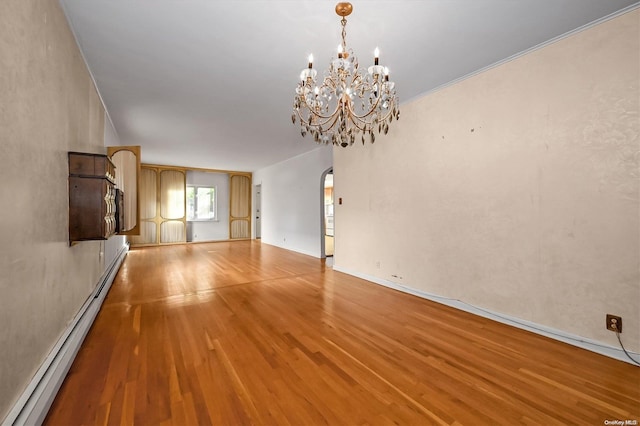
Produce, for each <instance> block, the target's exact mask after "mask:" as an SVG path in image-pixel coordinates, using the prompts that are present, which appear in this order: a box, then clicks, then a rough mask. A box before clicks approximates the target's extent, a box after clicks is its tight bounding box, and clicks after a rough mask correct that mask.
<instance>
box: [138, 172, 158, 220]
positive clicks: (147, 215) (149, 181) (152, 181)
mask: <svg viewBox="0 0 640 426" xmlns="http://www.w3.org/2000/svg"><path fill="white" fill-rule="evenodd" d="M156 176H157V174H156V171H155V170H153V169H145V168H143V169H142V170H141V171H140V219H147V220H151V219H153V218H155V217H156V203H157V196H156V191H157V181H156Z"/></svg>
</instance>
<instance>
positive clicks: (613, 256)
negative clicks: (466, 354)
mask: <svg viewBox="0 0 640 426" xmlns="http://www.w3.org/2000/svg"><path fill="white" fill-rule="evenodd" d="M639 15H640V11H639V10H637V9H636V10H634V11H632V12H629V13H627V14H625V15H623V16H620V17H617V18H615V19H613V20H610V21H607V22H605V23H602V24H600V25H597V26H595V27H592V28H590V29H587V30H585V31H582V32H580V33H577V34H574V35H572V36H570V37H568V38H565V39H563V40H560V41H558V42H556V43H553V44H551V45H548V46H546V47H544V48H541V49H538V50H536V51H534V52H531V53H529V54H526V55H524V56H522V57H520V58H518V59H515V60H513V61H511V62H508V63H506V64H503V65H500V66H498V67H495V68H493V69H491V70H488V71H486V72H484V73H481V74H479V75H476V76H474V77H471V78H468V79H466V80H464V81H462V82H460V83H458V84H455V85H452V86H450V87H447V88H445V89H442V90H440V91H437V92H435V93H433V94H429V95H427V96H424V97H422V98H420V99H417V100H415V101H413V102H411V103H409V104H404V105H402V108H401V110H402V117H401V119H400V121H398V122H394V125H393V127H392V129H391V131H390V133H389V135H388V136H387V137H380V138H379V139H378V141H377V142H376V143H375V144H374V145H367V146H365V147H362V146H354V147H352V148H350V149H346V150H336V151H335V152H334V170H335V174H336V177H339V178H337V179H336V183H335V190H336V194H335V195H336V197H343V199H344V205H343V206H336V217H335V222H336V253H335V264H336V266H337V267H338V268H343V269H345V270H351V271H355V272H357V273H361V274H368V275H372V276H375V277H379V278H382V279H386V280H389V281H393V282H397V283H399V284H402V285H405V286H408V287H412V288H415V289H418V290H421V291H424V292H429V293H433V294H438V295H442V296H447V297H452V298H456V299H460V300H463V301H465V302H468V303H471V304H474V305H476V306H480V307H483V308H488V309H491V310H494V311H498V312H502V313H504V314H508V315H512V316H515V317H518V318H522V319H525V320H529V321H533V322H535V323H539V324H544V325H546V326H549V327H552V328H556V329H560V330H564V331H566V332H569V333H573V334H577V335H580V336H584V337H588V338H592V339H595V340H597V341H601V342H605V343H607V344H610V345H612V346H617V341H616V339H615V334H613V333H611V332H608V331H606V330H605V326H604V324H605V314H606V313H614V314H618V315H621V316H622V317H623V323H624V327H625V328H624V334H623V336H622V337H623V339H624V340H626V342H627V344H628V347H629V348H632V349H634V350H636V351H637V350H638V349H640V330H639V328H638V327H639V325H640V314H639V311H638V307H637V304H638V301H639V300H640V276H639V270H640V265H639V259H640V249H639V235H640V234H639V224H638V222H639V202H638V191H639V188H638V182H639V173H638V166H639V164H638V162H639V158H640V157H639V141H638V132H639V129H640V123H639V121H638V102H639V99H640V94H639V91H638V84H639V80H640V70H639V66H640V58H639V52H640V37H639V25H640V24H639V23H640V16H639ZM427 72H428V70H427ZM401 83H402V82H401V81H398V84H401ZM394 275H395V276H397V277H394Z"/></svg>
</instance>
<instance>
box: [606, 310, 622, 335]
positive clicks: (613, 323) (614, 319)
mask: <svg viewBox="0 0 640 426" xmlns="http://www.w3.org/2000/svg"><path fill="white" fill-rule="evenodd" d="M607 330H609V331H617V332H618V333H622V317H619V316H616V315H611V314H607Z"/></svg>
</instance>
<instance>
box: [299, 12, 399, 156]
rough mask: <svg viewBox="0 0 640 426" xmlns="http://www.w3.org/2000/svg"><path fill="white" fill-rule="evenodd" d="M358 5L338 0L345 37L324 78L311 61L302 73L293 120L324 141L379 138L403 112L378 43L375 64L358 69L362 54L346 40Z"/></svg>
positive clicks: (346, 142) (350, 142)
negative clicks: (320, 77)
mask: <svg viewBox="0 0 640 426" xmlns="http://www.w3.org/2000/svg"><path fill="white" fill-rule="evenodd" d="M352 11H353V6H352V5H351V3H338V4H337V5H336V13H337V14H338V16H341V17H342V20H341V21H340V23H341V24H342V42H341V43H340V45H339V46H338V55H337V58H335V59H333V60H332V61H331V64H330V65H329V70H328V71H326V72H325V76H324V78H322V80H321V81H320V82H318V80H317V78H316V77H317V74H318V73H317V71H316V70H315V69H314V68H313V55H309V65H308V67H307V68H305V69H304V70H302V72H301V73H300V81H299V83H298V87H296V96H295V98H294V101H293V114H292V115H291V120H292V121H293V123H294V124H295V123H296V119H297V120H299V122H300V133H301V134H302V137H304V136H306V135H307V133H309V134H310V135H311V136H312V137H313V140H314V141H315V142H317V143H322V144H329V143H331V144H333V145H339V146H342V147H346V146H349V145H353V143H354V142H355V141H356V140H359V141H362V143H363V144H364V143H365V140H369V141H371V143H373V142H375V140H376V136H375V135H376V133H378V134H380V133H384V134H387V132H388V131H389V124H390V123H391V122H392V121H393V119H394V118H395V119H396V120H398V119H399V117H400V110H399V109H398V98H397V96H396V91H395V88H394V87H395V84H394V83H393V82H392V81H390V80H389V69H388V68H386V67H383V66H382V65H379V63H378V62H379V58H378V57H379V50H378V48H377V47H376V50H375V53H374V60H373V65H372V66H370V67H369V68H368V69H367V72H366V73H364V74H363V73H361V72H360V71H358V58H356V56H355V55H354V54H353V51H352V50H351V49H348V48H347V42H346V40H345V39H346V35H347V31H346V26H347V19H346V16H348V15H350V14H351V12H352Z"/></svg>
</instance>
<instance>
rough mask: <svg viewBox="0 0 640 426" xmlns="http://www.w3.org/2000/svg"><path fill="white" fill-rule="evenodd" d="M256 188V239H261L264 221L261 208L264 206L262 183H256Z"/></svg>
mask: <svg viewBox="0 0 640 426" xmlns="http://www.w3.org/2000/svg"><path fill="white" fill-rule="evenodd" d="M255 190H256V196H255V206H256V240H259V239H260V238H262V226H261V222H262V219H261V217H262V213H261V212H260V210H261V208H262V196H261V192H262V184H260V185H256V187H255Z"/></svg>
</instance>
